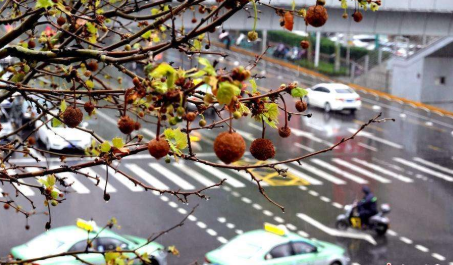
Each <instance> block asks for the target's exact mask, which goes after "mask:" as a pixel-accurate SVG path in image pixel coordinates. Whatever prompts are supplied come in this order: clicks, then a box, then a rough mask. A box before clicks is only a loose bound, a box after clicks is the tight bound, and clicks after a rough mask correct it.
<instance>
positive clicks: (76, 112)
mask: <svg viewBox="0 0 453 265" xmlns="http://www.w3.org/2000/svg"><path fill="white" fill-rule="evenodd" d="M82 120H83V113H82V111H81V110H80V109H79V108H74V107H72V106H69V107H67V108H66V110H65V111H64V112H63V122H64V123H65V124H66V125H67V126H68V127H69V128H75V127H77V125H79V124H80V123H81V122H82Z"/></svg>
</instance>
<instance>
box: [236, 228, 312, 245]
mask: <svg viewBox="0 0 453 265" xmlns="http://www.w3.org/2000/svg"><path fill="white" fill-rule="evenodd" d="M293 240H299V241H300V240H302V241H307V239H305V238H303V237H301V236H299V235H297V234H294V233H291V232H286V234H285V235H283V236H280V235H277V234H274V233H271V232H268V231H266V230H264V229H259V230H254V231H250V232H246V233H244V234H242V235H239V236H237V237H236V238H235V239H234V240H233V241H236V242H242V243H249V244H253V245H255V246H259V247H261V248H263V249H268V248H272V247H274V246H276V245H280V244H283V243H287V242H289V241H293ZM232 243H233V242H232Z"/></svg>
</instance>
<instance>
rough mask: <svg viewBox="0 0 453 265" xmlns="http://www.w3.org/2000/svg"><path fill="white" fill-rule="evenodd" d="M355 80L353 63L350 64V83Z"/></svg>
mask: <svg viewBox="0 0 453 265" xmlns="http://www.w3.org/2000/svg"><path fill="white" fill-rule="evenodd" d="M354 79H355V62H352V63H351V83H354Z"/></svg>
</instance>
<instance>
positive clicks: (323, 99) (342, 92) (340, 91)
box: [306, 83, 362, 113]
mask: <svg viewBox="0 0 453 265" xmlns="http://www.w3.org/2000/svg"><path fill="white" fill-rule="evenodd" d="M306 101H307V103H308V104H309V105H310V106H313V107H319V108H323V109H324V110H325V111H326V112H330V111H333V110H338V111H342V110H349V111H350V112H351V113H355V111H356V110H359V109H360V107H361V106H362V101H361V99H360V96H359V94H357V93H356V92H355V91H354V90H353V89H352V88H350V87H348V86H347V85H344V84H339V83H330V84H328V83H325V84H318V85H316V86H314V87H312V88H310V89H309V90H308V95H307V96H306Z"/></svg>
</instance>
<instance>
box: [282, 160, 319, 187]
mask: <svg viewBox="0 0 453 265" xmlns="http://www.w3.org/2000/svg"><path fill="white" fill-rule="evenodd" d="M288 167H289V165H288ZM289 172H290V173H292V174H293V175H295V176H296V177H298V178H300V179H303V180H306V181H308V182H309V183H310V185H322V181H320V180H317V179H315V178H312V177H310V176H309V175H307V174H304V173H302V172H300V171H299V170H296V169H294V167H291V169H290V170H289Z"/></svg>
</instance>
